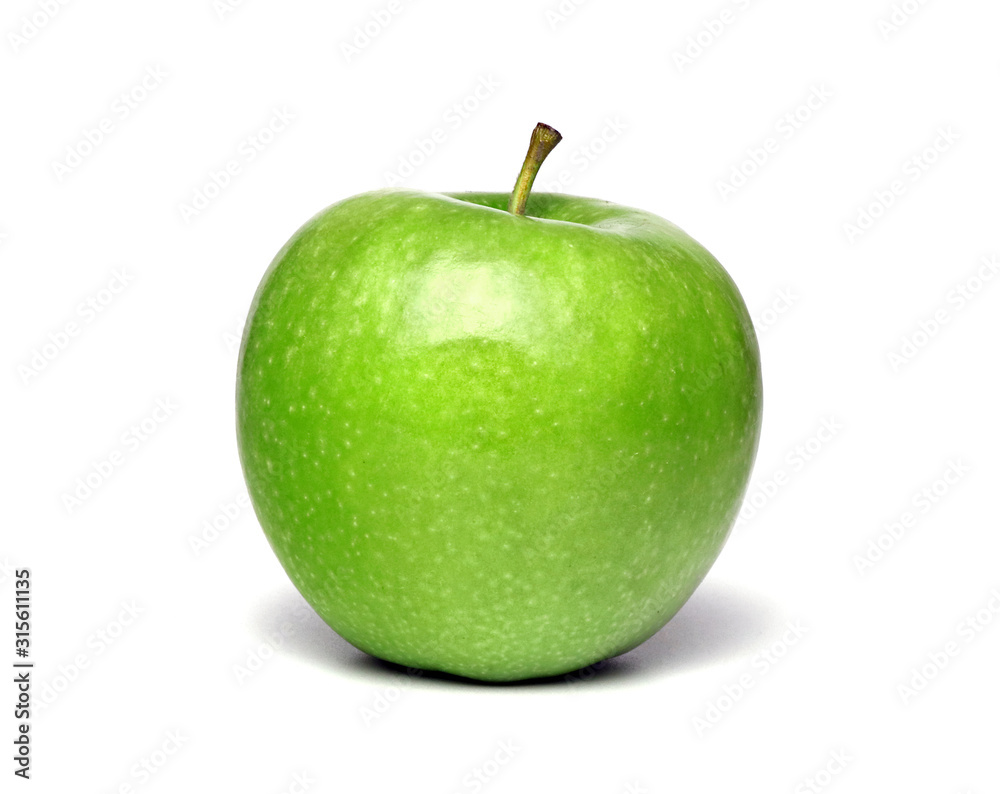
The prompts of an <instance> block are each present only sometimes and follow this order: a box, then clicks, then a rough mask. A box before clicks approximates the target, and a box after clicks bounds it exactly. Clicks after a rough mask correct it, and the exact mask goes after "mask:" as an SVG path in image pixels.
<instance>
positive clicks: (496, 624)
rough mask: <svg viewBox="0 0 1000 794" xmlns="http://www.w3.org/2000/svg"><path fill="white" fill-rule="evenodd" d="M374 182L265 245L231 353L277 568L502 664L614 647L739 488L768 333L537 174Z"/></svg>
mask: <svg viewBox="0 0 1000 794" xmlns="http://www.w3.org/2000/svg"><path fill="white" fill-rule="evenodd" d="M558 140H559V136H558V133H556V132H555V131H554V130H552V129H551V128H549V127H546V126H545V125H539V127H538V128H537V129H536V131H535V135H533V137H532V147H531V149H530V150H529V155H528V157H527V158H526V160H525V165H524V167H523V169H522V173H521V176H520V178H519V179H518V183H517V186H516V188H515V191H514V193H513V195H511V196H508V195H507V194H500V193H458V194H435V193H422V192H417V191H413V190H402V189H392V190H377V191H374V192H371V193H365V194H362V195H359V196H354V197H353V198H349V199H346V200H344V201H341V202H340V203H337V204H334V205H333V206H331V207H329V208H327V209H326V210H324V211H323V212H321V213H320V214H318V215H317V216H315V217H314V218H313V219H312V220H310V221H309V222H308V223H306V224H305V226H303V227H302V228H301V229H300V230H299V231H298V232H297V233H296V234H295V235H294V236H293V237H292V239H291V240H289V242H288V243H287V244H286V245H285V246H284V248H282V250H281V251H280V252H279V253H278V255H277V257H276V258H275V259H274V261H273V262H272V264H271V266H270V268H269V269H268V270H267V273H266V274H265V275H264V278H263V281H262V282H261V284H260V287H259V288H258V290H257V293H256V296H255V297H254V300H253V304H252V306H251V307H250V313H249V318H248V320H247V323H246V329H245V331H244V335H243V341H242V345H241V349H240V357H239V369H238V378H237V380H238V382H237V432H238V442H239V451H240V458H241V462H242V465H243V471H244V475H245V477H246V481H247V485H248V488H249V493H250V497H251V499H252V501H253V505H254V508H255V510H256V513H257V516H258V518H259V520H260V523H261V526H262V527H263V529H264V532H265V533H266V535H267V538H268V540H269V542H270V544H271V546H272V548H273V549H274V551H275V553H276V555H277V557H278V559H279V560H280V562H281V564H282V565H283V567H284V569H285V571H286V572H287V573H288V575H289V577H290V578H291V580H292V582H293V583H294V584H295V586H296V587H297V588H298V589H299V591H300V592H301V593H302V595H303V596H304V597H305V598H306V600H307V601H308V602H309V603H310V604H311V605H312V607H313V608H314V609H315V610H316V612H317V613H318V614H319V615H320V616H321V617H322V618H323V619H324V620H325V621H326V622H327V623H328V624H329V625H330V626H331V627H332V628H333V629H334V630H336V631H337V632H338V633H339V634H340V635H341V636H342V637H344V638H345V639H346V640H347V641H348V642H350V643H351V644H353V645H355V646H356V647H358V648H360V649H361V650H363V651H366V652H367V653H369V654H372V655H374V656H377V657H380V658H382V659H386V660H389V661H392V662H397V663H399V664H402V665H407V666H412V667H418V668H423V669H428V670H438V671H445V672H449V673H454V674H457V675H461V676H466V677H471V678H476V679H482V680H492V681H511V680H518V679H524V678H532V677H539V676H550V675H556V674H560V673H566V672H569V671H572V670H575V669H578V668H580V667H583V666H586V665H589V664H592V663H594V662H598V661H600V660H602V659H605V658H608V657H612V656H615V655H618V654H621V653H623V652H625V651H628V650H629V649H631V648H634V647H635V646H637V645H638V644H640V643H641V642H643V641H644V640H645V639H647V638H648V637H650V636H651V635H653V634H654V633H656V632H657V631H658V630H659V629H660V628H661V627H662V626H663V625H664V624H665V623H666V622H667V621H668V620H669V619H670V618H671V617H672V616H673V615H674V614H675V613H676V612H677V610H678V609H680V607H681V606H682V605H683V604H684V602H685V601H686V600H687V599H688V597H689V596H690V595H691V594H692V592H693V591H694V589H695V588H696V587H697V586H698V584H699V583H700V582H701V580H702V579H703V578H704V576H705V574H706V573H707V572H708V570H709V568H710V566H711V565H712V563H713V562H714V561H715V559H716V557H717V556H718V554H719V552H720V550H721V548H722V545H723V543H724V542H725V540H726V537H727V536H728V534H729V532H730V530H731V528H732V525H733V522H734V520H735V518H736V515H737V511H738V510H739V507H740V504H741V501H742V498H743V495H744V493H745V490H746V487H747V482H748V479H749V476H750V471H751V468H752V466H753V460H754V456H755V454H756V450H757V442H758V438H759V433H760V422H761V376H760V356H759V351H758V347H757V341H756V337H755V335H754V331H753V326H752V324H751V320H750V317H749V315H748V313H747V310H746V306H745V305H744V302H743V300H742V299H741V297H740V294H739V292H738V290H737V288H736V286H735V285H734V283H733V281H732V280H731V278H730V277H729V276H728V275H727V273H726V272H725V270H723V268H722V266H721V265H720V264H719V263H718V261H717V260H716V259H715V258H714V257H713V256H712V255H711V254H710V253H709V252H708V251H707V250H705V249H704V248H703V247H702V246H701V245H699V244H698V243H697V242H695V241H694V240H693V239H692V238H691V237H689V236H688V235H687V234H685V233H684V232H683V231H681V230H680V229H679V228H677V227H676V226H674V225H672V224H671V223H669V222H667V221H665V220H663V219H661V218H659V217H657V216H655V215H652V214H650V213H647V212H643V211H640V210H637V209H630V208H628V207H623V206H617V205H615V204H611V203H609V202H606V201H599V200H597V199H591V198H579V197H574V196H566V195H558V194H537V193H536V194H530V195H529V191H530V188H531V184H532V182H533V179H534V175H535V173H537V170H538V167H539V165H540V163H541V160H542V159H544V156H545V154H546V153H547V151H548V150H549V149H551V147H552V146H554V145H555V143H557V142H558Z"/></svg>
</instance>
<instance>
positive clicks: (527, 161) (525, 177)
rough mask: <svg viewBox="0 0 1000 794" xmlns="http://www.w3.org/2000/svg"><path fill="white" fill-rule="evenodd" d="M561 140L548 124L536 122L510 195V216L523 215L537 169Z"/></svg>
mask: <svg viewBox="0 0 1000 794" xmlns="http://www.w3.org/2000/svg"><path fill="white" fill-rule="evenodd" d="M561 140H562V135H560V134H559V132H558V131H557V130H555V129H554V128H553V127H550V126H549V125H548V124H542V123H541V122H538V124H536V125H535V129H534V131H533V132H532V133H531V143H530V144H529V145H528V154H527V155H525V158H524V165H522V166H521V173H520V174H519V175H518V177H517V183H516V184H515V185H514V192H513V193H511V194H510V203H509V204H508V205H507V211H508V212H509V213H511V214H512V215H524V207H525V205H526V204H527V203H528V194H529V193H530V192H531V186H532V185H533V184H534V183H535V177H536V176H537V175H538V169H539V168H541V167H542V163H543V162H545V158H546V157H548V156H549V152H551V151H552V150H553V149H555V148H556V144H558V143H559V141H561Z"/></svg>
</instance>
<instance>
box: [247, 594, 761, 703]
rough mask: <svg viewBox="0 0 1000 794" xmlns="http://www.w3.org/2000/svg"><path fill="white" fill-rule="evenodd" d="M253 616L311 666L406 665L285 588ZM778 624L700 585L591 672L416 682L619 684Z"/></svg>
mask: <svg viewBox="0 0 1000 794" xmlns="http://www.w3.org/2000/svg"><path fill="white" fill-rule="evenodd" d="M302 610H305V611H302ZM254 617H255V623H256V626H257V629H258V631H259V634H260V636H261V639H262V640H265V641H266V640H268V639H269V638H273V637H274V636H275V635H276V634H277V635H278V636H281V637H282V646H283V648H284V649H285V652H287V653H290V654H292V655H294V656H296V657H298V658H299V659H301V660H303V661H305V662H307V663H309V664H312V665H316V666H321V667H326V668H329V669H331V670H340V671H343V672H349V673H350V674H352V675H360V676H362V677H364V678H369V679H373V680H377V679H379V678H387V677H396V676H398V675H400V674H405V673H406V668H404V667H402V666H400V665H397V664H393V663H391V662H385V661H383V660H381V659H376V658H374V657H372V656H369V655H368V654H366V653H364V652H362V651H359V650H358V649H357V648H355V647H354V646H353V645H351V644H350V643H348V642H347V641H346V640H344V639H343V638H341V637H340V636H339V635H338V634H337V633H336V632H334V631H333V629H331V628H330V627H329V626H327V625H326V623H324V622H323V620H322V619H321V618H320V617H319V615H317V614H316V613H315V612H314V611H313V609H312V608H311V607H310V606H309V605H308V604H307V603H306V602H305V600H304V599H303V598H302V596H301V595H299V594H298V593H297V592H296V591H295V590H293V589H291V588H289V589H288V590H285V591H282V592H281V593H279V594H277V595H276V596H274V597H272V598H270V599H269V600H268V601H267V602H264V603H262V604H261V605H260V607H259V608H258V610H257V613H256V615H255V616H254ZM778 623H780V619H779V617H778V611H777V610H776V609H775V608H774V606H773V605H772V604H770V603H768V602H766V601H764V600H763V599H761V597H760V596H759V595H757V594H756V593H752V592H748V591H745V590H740V589H737V588H734V587H732V586H730V585H727V584H725V583H719V582H711V581H706V582H704V583H703V584H702V585H701V587H699V588H698V590H697V591H696V592H695V594H694V595H693V596H691V598H690V600H689V601H688V602H687V603H686V604H685V605H684V607H683V608H682V609H681V611H680V612H678V613H677V615H676V616H674V618H673V620H671V621H670V622H669V623H668V624H667V625H666V626H664V627H663V628H662V629H661V630H660V631H659V632H658V633H657V634H655V635H654V636H653V637H651V638H650V639H648V640H647V641H646V642H644V643H643V644H642V645H640V646H639V647H638V648H635V649H634V650H632V651H629V652H628V653H626V654H623V655H622V656H619V657H616V658H614V659H609V660H607V661H605V662H602V663H598V664H597V665H593V666H592V667H590V668H584V669H583V670H580V671H577V672H575V673H568V674H566V675H560V676H553V677H551V678H537V679H530V680H527V681H516V682H510V683H492V682H483V681H474V680H472V679H468V678H462V677H460V676H455V675H450V674H448V673H439V672H433V671H426V672H423V673H421V675H420V676H419V679H420V680H421V681H427V682H447V683H449V684H453V685H462V686H480V687H524V686H544V685H555V684H559V685H565V684H566V683H577V684H583V685H591V686H594V685H600V684H610V683H612V682H614V683H615V684H624V683H630V682H636V681H641V680H642V679H645V678H648V677H650V676H662V675H670V674H672V673H678V672H682V671H684V670H687V669H691V668H697V667H702V666H708V665H714V664H719V663H721V662H724V661H726V660H727V659H731V658H734V657H738V656H740V655H743V654H745V653H747V652H749V651H751V650H752V649H753V648H755V647H757V646H759V645H760V643H761V641H762V639H763V638H764V637H765V636H766V635H767V632H768V630H769V629H771V628H773V627H774V626H776V625H778ZM289 626H291V627H292V630H291V631H288V627H289Z"/></svg>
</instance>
